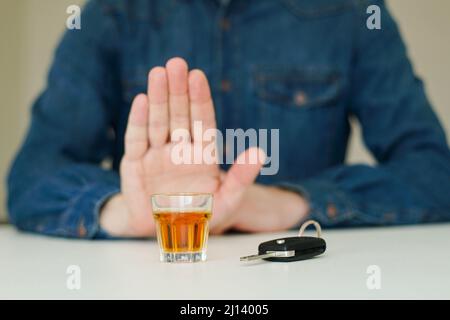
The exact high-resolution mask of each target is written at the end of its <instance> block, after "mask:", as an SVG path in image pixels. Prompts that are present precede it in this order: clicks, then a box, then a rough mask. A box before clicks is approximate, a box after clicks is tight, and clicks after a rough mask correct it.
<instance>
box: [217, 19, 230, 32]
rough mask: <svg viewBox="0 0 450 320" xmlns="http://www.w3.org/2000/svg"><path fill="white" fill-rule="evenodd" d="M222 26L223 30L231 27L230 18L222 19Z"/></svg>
mask: <svg viewBox="0 0 450 320" xmlns="http://www.w3.org/2000/svg"><path fill="white" fill-rule="evenodd" d="M219 24H220V28H221V29H222V30H223V31H228V30H230V28H231V23H230V20H228V19H227V18H223V19H222V20H220V23H219Z"/></svg>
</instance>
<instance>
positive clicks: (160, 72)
mask: <svg viewBox="0 0 450 320" xmlns="http://www.w3.org/2000/svg"><path fill="white" fill-rule="evenodd" d="M148 100H149V105H150V112H149V125H148V127H149V128H148V134H149V139H150V145H151V146H152V147H156V148H157V147H161V146H163V145H164V144H165V143H166V142H167V138H168V136H169V104H168V84H167V74H166V69H165V68H163V67H155V68H153V69H152V70H151V71H150V73H149V75H148Z"/></svg>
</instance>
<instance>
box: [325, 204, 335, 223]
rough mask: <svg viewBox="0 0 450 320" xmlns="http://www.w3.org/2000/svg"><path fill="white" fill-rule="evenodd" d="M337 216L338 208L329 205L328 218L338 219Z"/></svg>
mask: <svg viewBox="0 0 450 320" xmlns="http://www.w3.org/2000/svg"><path fill="white" fill-rule="evenodd" d="M336 215H337V209H336V206H335V205H333V204H329V205H328V207H327V216H328V217H329V218H331V219H333V218H336Z"/></svg>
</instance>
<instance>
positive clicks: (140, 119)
mask: <svg viewBox="0 0 450 320" xmlns="http://www.w3.org/2000/svg"><path fill="white" fill-rule="evenodd" d="M147 126H148V99H147V96H146V95H145V94H139V95H137V96H136V97H135V98H134V100H133V103H132V105H131V111H130V115H129V116H128V125H127V129H126V132H125V157H126V158H127V159H129V160H137V159H140V158H141V157H142V156H143V155H144V154H145V152H146V151H147V149H148V135H147V130H148V129H147Z"/></svg>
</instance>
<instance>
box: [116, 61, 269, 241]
mask: <svg viewBox="0 0 450 320" xmlns="http://www.w3.org/2000/svg"><path fill="white" fill-rule="evenodd" d="M194 122H198V123H201V126H202V131H201V132H198V131H196V130H193V124H194ZM215 128H216V121H215V114H214V106H213V102H212V99H211V92H210V89H209V85H208V81H207V79H206V76H205V75H204V73H203V72H202V71H200V70H192V71H190V72H189V71H188V66H187V63H186V62H185V61H184V60H183V59H180V58H173V59H171V60H169V61H168V62H167V64H166V67H165V68H163V67H156V68H153V69H152V70H151V71H150V73H149V80H148V92H147V94H146V95H145V94H140V95H138V96H136V97H135V99H134V101H133V104H132V107H131V111H130V116H129V120H128V126H127V130H126V134H125V155H124V157H123V159H122V163H121V168H120V175H121V184H122V193H123V195H124V198H125V201H126V205H127V207H128V210H129V214H130V219H129V221H130V222H129V223H130V226H131V228H132V229H133V234H134V235H136V236H147V235H153V234H154V232H155V230H154V229H155V227H154V223H153V219H152V216H151V205H150V195H151V194H154V193H165V192H207V193H212V194H214V211H213V218H212V221H211V231H212V232H216V233H218V232H221V231H223V230H225V229H226V227H227V223H226V220H227V217H228V215H229V214H230V213H231V212H232V211H234V209H235V208H236V207H237V206H238V204H239V200H240V198H241V197H242V195H243V193H244V191H245V190H246V188H247V187H248V186H249V185H251V184H252V183H253V181H254V179H255V178H256V176H257V175H258V173H259V170H260V169H261V163H262V162H263V161H264V159H263V157H264V155H263V153H262V152H261V151H260V150H259V149H256V148H252V149H249V150H247V151H246V152H245V153H244V154H242V155H240V157H243V158H245V159H250V158H252V157H253V158H254V157H258V159H259V160H260V161H259V162H258V163H253V164H252V163H248V161H237V162H239V163H243V164H234V165H233V166H232V167H231V169H230V170H229V171H228V172H227V173H226V174H224V173H221V171H220V169H219V166H218V165H217V163H209V164H208V163H205V162H204V161H202V162H201V163H198V162H195V163H196V164H194V161H193V157H192V158H191V160H192V161H188V162H184V163H179V161H176V160H175V159H174V152H173V151H174V148H175V147H176V146H177V145H178V146H180V143H183V144H184V145H183V147H184V150H189V151H191V152H190V153H191V154H192V155H193V154H194V149H196V150H202V147H204V143H205V142H204V141H203V140H202V137H203V132H205V131H206V130H208V129H215ZM215 151H216V150H214V152H213V153H214V154H215V153H216V152H215ZM251 153H257V154H255V155H251ZM175 155H176V154H175Z"/></svg>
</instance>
